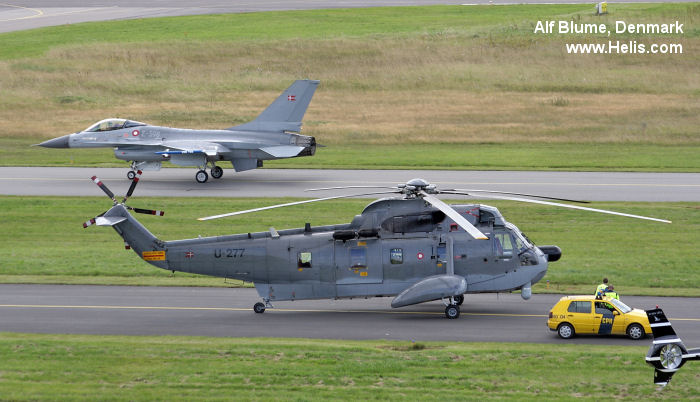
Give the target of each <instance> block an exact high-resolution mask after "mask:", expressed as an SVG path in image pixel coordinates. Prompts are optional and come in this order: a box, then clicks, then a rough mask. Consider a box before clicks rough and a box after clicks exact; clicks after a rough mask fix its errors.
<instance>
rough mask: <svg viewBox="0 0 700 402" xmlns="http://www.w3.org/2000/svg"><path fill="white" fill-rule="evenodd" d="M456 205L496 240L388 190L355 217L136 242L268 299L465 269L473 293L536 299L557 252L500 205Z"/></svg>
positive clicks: (396, 289) (361, 291)
mask: <svg viewBox="0 0 700 402" xmlns="http://www.w3.org/2000/svg"><path fill="white" fill-rule="evenodd" d="M452 207H453V208H454V209H455V210H456V211H457V212H459V213H460V214H461V215H462V216H464V217H465V218H466V219H467V220H469V222H470V223H472V224H473V225H474V226H476V227H477V228H478V229H479V230H481V231H482V232H483V233H484V234H486V235H487V237H488V239H487V240H478V239H474V238H473V237H471V236H470V235H469V234H468V233H467V232H466V231H465V230H464V229H462V228H461V227H459V226H458V225H457V224H455V223H454V222H453V221H452V220H451V219H450V218H449V217H447V216H445V214H444V213H442V212H441V211H439V210H438V209H436V208H434V207H432V206H430V205H429V204H427V203H425V202H424V201H423V200H422V199H420V198H415V199H397V198H385V199H380V200H377V201H375V202H373V203H371V204H370V205H368V206H367V207H366V208H365V210H364V211H363V212H362V214H360V215H357V216H356V217H355V218H354V219H353V221H352V222H351V223H349V224H342V225H330V226H317V227H311V226H310V225H309V224H307V226H306V227H305V228H299V229H288V230H281V231H279V232H277V231H275V230H274V229H271V230H270V231H267V232H257V233H247V234H237V235H228V236H218V237H206V238H197V239H187V240H176V241H166V242H161V241H155V242H152V243H151V244H143V245H141V246H139V245H138V244H137V243H138V241H135V240H134V243H135V244H133V245H132V248H133V249H134V250H135V251H136V252H137V253H139V254H140V256H141V257H142V258H143V259H144V260H146V261H148V262H150V263H152V264H153V265H156V266H158V267H160V268H163V269H168V270H173V271H181V272H191V273H197V274H204V275H211V276H217V277H224V278H232V279H240V280H243V281H247V282H253V283H254V284H255V287H256V289H257V291H258V293H259V294H260V296H261V297H262V298H263V299H264V300H265V301H268V302H269V301H276V300H277V301H281V300H302V299H326V298H347V297H374V296H394V295H397V294H399V293H401V292H402V291H404V290H406V289H407V288H408V287H410V286H411V285H413V284H416V283H417V282H419V281H421V280H423V279H425V278H428V277H431V276H436V275H458V276H461V277H464V278H465V280H466V283H467V289H466V293H477V292H501V291H510V290H516V289H522V291H523V293H522V295H523V298H529V295H530V286H531V285H532V284H534V283H536V282H537V281H539V280H540V279H542V277H543V276H544V275H545V273H546V272H547V266H548V256H547V254H545V253H544V252H543V251H542V250H541V249H540V248H538V247H536V246H534V245H533V244H532V243H531V242H530V241H529V240H528V239H527V237H525V236H524V235H523V234H522V233H521V232H520V230H518V228H517V227H515V226H514V225H512V224H510V223H508V222H506V221H505V220H504V219H503V217H502V216H501V214H500V213H499V211H498V210H497V209H496V208H494V207H490V206H486V205H453V206H452ZM115 229H116V230H117V231H118V232H120V229H119V225H115ZM120 234H122V233H120ZM125 234H126V233H125ZM122 236H124V234H122ZM125 241H126V242H127V243H129V244H131V243H132V242H131V241H130V240H129V239H128V238H127V237H125ZM543 249H544V247H543ZM550 259H552V258H551V257H550Z"/></svg>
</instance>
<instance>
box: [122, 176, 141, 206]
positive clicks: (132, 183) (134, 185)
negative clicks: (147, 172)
mask: <svg viewBox="0 0 700 402" xmlns="http://www.w3.org/2000/svg"><path fill="white" fill-rule="evenodd" d="M141 173H142V172H141V171H140V170H137V171H136V176H134V179H133V180H132V181H131V185H130V186H129V191H127V192H126V195H125V196H124V199H123V200H122V204H123V203H125V202H126V199H127V198H129V197H131V194H133V193H134V189H135V188H136V185H137V184H139V179H140V178H141Z"/></svg>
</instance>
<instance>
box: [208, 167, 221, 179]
mask: <svg viewBox="0 0 700 402" xmlns="http://www.w3.org/2000/svg"><path fill="white" fill-rule="evenodd" d="M210 172H211V177H213V178H215V179H220V178H221V176H223V175H224V169H222V168H220V167H219V166H214V167H213V168H211V171H210Z"/></svg>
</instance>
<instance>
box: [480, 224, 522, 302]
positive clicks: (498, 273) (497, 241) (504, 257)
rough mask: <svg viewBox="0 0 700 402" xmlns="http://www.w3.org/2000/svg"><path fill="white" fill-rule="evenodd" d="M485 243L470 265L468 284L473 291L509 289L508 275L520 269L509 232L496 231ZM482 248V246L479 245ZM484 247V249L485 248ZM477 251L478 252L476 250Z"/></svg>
mask: <svg viewBox="0 0 700 402" xmlns="http://www.w3.org/2000/svg"><path fill="white" fill-rule="evenodd" d="M489 243H491V244H490V245H489V244H488V243H484V244H483V246H485V247H484V248H482V249H481V250H480V252H479V253H478V254H481V255H478V254H477V258H476V259H475V260H471V264H469V271H468V272H469V273H468V275H467V282H468V285H469V289H470V290H472V291H486V292H488V291H496V290H503V289H507V288H508V287H509V284H508V283H506V282H507V279H506V273H508V272H510V271H513V270H514V269H516V268H518V266H519V264H520V260H519V259H518V255H517V251H516V250H515V248H514V246H513V245H514V244H515V243H514V242H513V238H512V236H511V235H510V233H509V232H508V231H505V230H498V229H497V230H495V231H494V233H493V236H491V240H490V241H489ZM478 246H482V244H478ZM483 246H482V247H483ZM475 251H476V250H475Z"/></svg>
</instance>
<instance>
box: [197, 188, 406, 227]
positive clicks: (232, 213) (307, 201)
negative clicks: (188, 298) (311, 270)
mask: <svg viewBox="0 0 700 402" xmlns="http://www.w3.org/2000/svg"><path fill="white" fill-rule="evenodd" d="M390 192H392V193H398V191H381V192H376V193H364V194H351V195H338V196H335V197H324V198H314V199H312V200H305V201H296V202H288V203H286V204H277V205H271V206H269V207H261V208H254V209H248V210H245V211H236V212H229V213H227V214H221V215H214V216H207V217H204V218H198V219H197V220H198V221H208V220H210V219H219V218H224V217H227V216H233V215H242V214H247V213H249V212H258V211H264V210H267V209H273V208H282V207H291V206H293V205H301V204H308V203H310V202H317V201H326V200H335V199H338V198H350V197H361V196H364V195H377V194H386V193H390Z"/></svg>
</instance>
